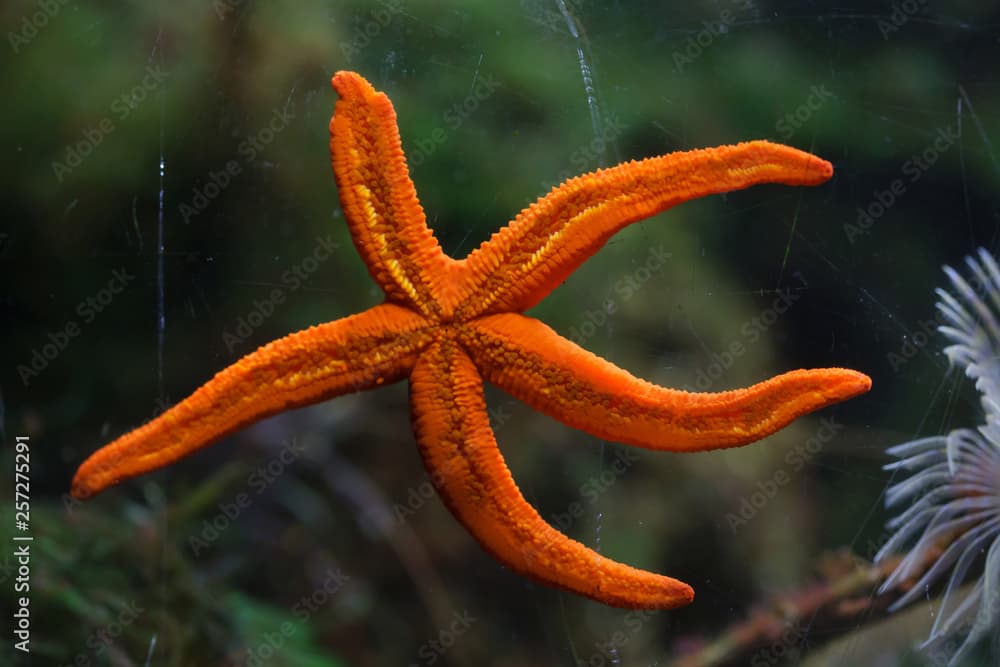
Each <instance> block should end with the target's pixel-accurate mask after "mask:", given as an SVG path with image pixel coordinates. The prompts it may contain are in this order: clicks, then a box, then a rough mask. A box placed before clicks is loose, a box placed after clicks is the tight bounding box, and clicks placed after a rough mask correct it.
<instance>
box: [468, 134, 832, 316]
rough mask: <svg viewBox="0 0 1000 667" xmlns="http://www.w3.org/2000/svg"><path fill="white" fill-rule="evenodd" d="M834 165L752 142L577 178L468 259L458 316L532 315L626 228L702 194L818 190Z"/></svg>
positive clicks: (778, 146)
mask: <svg viewBox="0 0 1000 667" xmlns="http://www.w3.org/2000/svg"><path fill="white" fill-rule="evenodd" d="M832 174H833V167H832V166H831V165H830V163H829V162H827V161H826V160H822V159H820V158H818V157H816V156H815V155H811V154H810V153H806V152H803V151H800V150H796V149H794V148H790V147H788V146H783V145H781V144H773V143H770V142H768V141H751V142H747V143H741V144H737V145H735V146H719V147H717V148H704V149H700V150H692V151H683V152H677V153H670V154H669V155H661V156H659V157H654V158H648V159H645V160H640V161H638V162H635V161H633V162H626V163H624V164H620V165H618V166H616V167H612V168H610V169H599V170H597V171H595V172H591V173H589V174H584V175H583V176H578V177H576V178H572V179H570V180H568V181H566V182H565V183H563V184H562V185H560V186H559V187H557V188H555V189H553V190H552V191H551V192H549V194H547V195H545V196H544V197H542V198H540V199H539V200H538V201H536V202H535V203H534V204H532V205H531V206H530V207H528V208H526V209H525V210H523V211H521V213H519V214H518V216H517V218H515V219H514V221H513V222H511V223H510V224H509V225H507V226H506V227H504V228H503V229H502V230H500V231H499V232H497V233H496V234H494V235H493V237H492V238H490V239H489V240H488V241H486V242H485V243H484V244H483V245H481V246H480V247H479V248H477V249H476V250H475V251H473V252H472V253H471V254H470V255H469V256H468V257H467V258H466V259H465V260H464V263H465V267H466V270H467V271H468V275H469V276H470V279H469V280H468V281H467V284H465V285H463V286H462V287H461V288H459V291H460V292H461V294H462V295H463V301H462V303H461V305H460V306H459V308H458V309H457V311H456V312H458V313H459V314H460V315H465V316H473V315H479V314H487V313H496V312H503V311H523V310H526V309H528V308H531V307H532V306H534V305H535V304H537V303H538V302H539V301H541V300H542V299H543V298H544V297H545V296H546V295H547V294H548V293H549V292H551V291H552V290H553V289H554V288H555V287H556V286H558V285H559V284H560V283H562V282H563V281H564V280H565V279H566V278H567V277H568V276H569V275H570V274H571V273H572V272H573V271H574V270H575V269H576V268H577V267H578V266H580V264H582V263H583V262H584V261H585V260H586V259H587V258H588V257H590V256H591V255H593V254H594V253H595V252H597V251H598V250H599V249H600V248H601V247H602V246H603V245H604V244H605V242H607V240H608V239H609V238H610V237H611V236H612V235H613V234H615V233H616V232H618V231H619V230H621V229H622V228H624V227H626V226H627V225H629V224H631V223H633V222H636V221H638V220H642V219H644V218H647V217H649V216H651V215H653V214H655V213H660V212H661V211H664V210H666V209H668V208H670V207H672V206H676V205H677V204H680V203H683V202H686V201H688V200H691V199H695V198H697V197H703V196H705V195H709V194H715V193H719V192H727V191H730V190H738V189H741V188H747V187H750V186H751V185H756V184H759V183H784V184H786V185H817V184H819V183H822V182H824V181H826V180H827V179H829V178H830V176H831V175H832Z"/></svg>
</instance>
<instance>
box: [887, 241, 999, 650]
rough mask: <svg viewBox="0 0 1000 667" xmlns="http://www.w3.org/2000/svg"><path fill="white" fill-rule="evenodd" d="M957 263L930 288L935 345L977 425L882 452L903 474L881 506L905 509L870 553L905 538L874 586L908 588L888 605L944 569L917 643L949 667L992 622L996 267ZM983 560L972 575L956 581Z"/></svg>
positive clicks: (983, 255) (995, 600)
mask: <svg viewBox="0 0 1000 667" xmlns="http://www.w3.org/2000/svg"><path fill="white" fill-rule="evenodd" d="M965 263H966V265H967V267H968V269H969V272H970V274H971V278H970V280H968V281H967V280H966V279H965V278H963V277H962V276H961V275H959V273H958V272H957V271H955V270H954V269H952V268H951V267H948V266H946V267H944V272H945V274H946V275H947V276H948V279H949V280H950V281H951V285H952V292H948V291H945V290H943V289H938V290H936V293H937V295H938V298H939V301H938V302H937V310H938V316H939V319H940V320H941V321H942V322H943V324H942V326H939V327H938V331H939V332H940V333H941V334H943V335H944V336H945V338H946V339H947V340H948V341H949V343H951V344H950V345H949V346H948V347H946V348H945V349H944V353H945V355H946V356H947V357H948V360H949V362H950V364H951V367H952V368H962V369H964V371H965V375H966V376H967V377H969V378H971V379H973V380H975V382H976V389H977V390H978V391H979V392H980V395H981V402H982V406H983V410H984V412H985V418H986V422H985V424H983V425H981V426H979V427H977V428H974V429H973V428H959V429H955V430H953V431H951V432H950V433H948V434H947V435H945V436H935V437H930V438H922V439H920V440H914V441H912V442H907V443H904V444H901V445H896V446H895V447H891V448H889V449H888V450H887V451H888V453H889V454H890V455H892V456H895V457H897V458H898V459H899V460H898V461H895V462H893V463H890V464H888V465H886V466H885V468H886V469H887V470H892V471H895V472H902V473H908V474H909V476H908V477H907V478H906V479H903V480H901V481H898V482H896V483H894V484H893V485H892V486H891V487H890V488H889V489H888V491H887V493H886V505H887V506H888V507H897V506H898V507H903V506H906V505H907V504H909V507H906V509H905V510H904V511H902V512H901V513H900V514H899V515H898V516H895V517H893V518H892V519H890V520H889V522H888V523H887V527H888V528H889V529H890V530H891V531H894V533H893V535H892V536H891V537H890V538H889V540H888V541H887V542H886V543H885V545H884V546H883V547H882V548H881V549H880V550H879V552H878V554H877V555H876V556H875V562H876V563H880V562H883V561H884V560H886V559H888V558H889V557H890V556H892V555H893V554H897V553H900V552H901V550H902V549H903V548H905V546H906V545H908V544H910V543H911V542H912V546H911V547H910V548H909V550H908V551H907V552H906V555H905V557H904V558H903V559H902V560H901V561H900V563H899V565H898V566H897V567H896V569H895V570H894V571H893V572H892V574H891V575H890V576H889V577H888V578H887V579H886V580H885V582H884V583H883V584H882V586H881V588H880V590H879V593H884V592H887V591H889V590H891V589H894V588H897V587H900V586H901V585H903V586H904V587H905V586H909V589H908V590H907V591H906V592H905V593H904V594H903V595H902V597H900V598H899V599H898V600H896V602H895V603H894V604H893V605H892V606H891V607H890V611H896V610H897V609H900V608H901V607H904V606H905V605H907V604H909V603H910V602H912V601H913V600H915V599H918V598H921V597H923V596H925V595H926V594H927V590H928V589H929V588H930V586H931V585H932V584H934V583H935V582H936V581H938V580H939V579H940V578H941V577H942V576H943V575H944V574H945V573H946V572H947V571H948V570H949V569H950V570H951V576H950V577H949V578H948V581H947V583H946V585H945V587H944V592H943V594H942V597H941V600H940V606H939V608H938V609H937V612H936V617H935V619H934V624H933V626H932V627H931V631H930V636H929V637H928V638H927V640H926V641H924V642H923V644H922V645H921V648H923V649H925V650H927V651H933V652H934V654H935V655H936V656H941V657H943V658H944V659H945V660H947V661H948V663H947V664H949V665H956V664H958V663H959V661H960V660H961V659H962V658H963V657H964V656H967V655H968V654H969V652H970V651H971V650H972V649H973V648H974V647H975V646H976V645H977V644H978V643H979V641H980V640H981V639H983V638H985V637H987V636H989V634H990V632H991V630H995V629H996V627H997V621H998V620H1000V389H998V382H1000V266H998V265H997V261H996V260H995V259H994V258H993V256H992V255H991V254H990V253H989V252H988V251H986V250H985V249H983V248H980V249H979V251H978V259H977V257H975V256H969V257H966V258H965ZM914 540H915V541H914ZM984 557H985V562H984V563H983V565H982V573H981V574H980V576H979V577H978V578H977V579H976V580H975V581H974V582H972V584H971V585H970V586H963V583H964V582H965V579H966V576H967V575H968V574H969V572H970V570H971V568H972V567H973V565H978V564H979V563H980V562H982V561H983V558H984ZM918 577H919V578H918ZM914 579H916V581H914ZM963 636H964V639H963Z"/></svg>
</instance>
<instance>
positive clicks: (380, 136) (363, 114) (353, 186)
mask: <svg viewBox="0 0 1000 667" xmlns="http://www.w3.org/2000/svg"><path fill="white" fill-rule="evenodd" d="M332 83H333V87H334V88H335V89H336V91H337V93H338V94H339V95H340V99H339V100H338V101H337V105H336V107H335V108H334V113H333V117H332V118H331V119H330V158H331V162H332V164H333V173H334V176H335V177H336V179H337V188H338V190H339V193H340V204H341V208H343V211H344V218H345V220H346V221H347V226H348V228H349V229H350V232H351V238H352V239H353V240H354V245H355V246H356V247H357V249H358V252H359V253H360V254H361V258H362V259H363V260H364V262H365V265H366V266H367V267H368V271H369V272H370V273H371V275H372V277H373V278H374V279H375V282H377V283H378V284H379V286H380V287H381V288H382V289H383V290H384V291H385V293H386V297H387V298H388V300H389V301H391V302H393V303H398V304H400V305H408V306H410V307H412V308H414V309H416V310H418V311H419V312H421V313H423V314H425V315H432V314H435V313H436V312H437V311H438V309H439V308H440V305H439V301H440V298H439V294H438V292H439V291H440V285H438V284H437V283H436V282H435V278H434V277H435V276H441V275H443V274H444V273H445V272H446V271H447V270H448V267H449V266H451V265H453V264H454V263H455V260H453V259H451V258H450V257H448V256H447V255H445V254H444V253H443V252H442V251H441V248H440V246H439V245H438V242H437V240H436V239H435V238H434V234H433V233H432V232H431V230H430V229H429V228H428V227H427V220H426V217H425V216H424V210H423V208H422V207H421V206H420V202H419V200H418V199H417V192H416V188H414V186H413V181H411V180H410V175H409V172H408V171H407V168H406V158H405V156H404V155H403V148H402V144H401V142H400V138H399V129H398V128H397V126H396V113H395V111H394V110H393V108H392V102H390V101H389V98H388V97H387V96H386V95H385V93H380V92H377V91H376V90H375V89H374V88H373V87H372V85H371V84H370V83H368V81H366V80H365V79H364V78H363V77H361V76H359V75H358V74H355V73H354V72H337V74H336V75H335V76H334V77H333V81H332Z"/></svg>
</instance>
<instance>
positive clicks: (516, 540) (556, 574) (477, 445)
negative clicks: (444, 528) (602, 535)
mask: <svg viewBox="0 0 1000 667" xmlns="http://www.w3.org/2000/svg"><path fill="white" fill-rule="evenodd" d="M410 401H411V404H412V410H413V423H414V430H415V432H416V434H417V442H418V445H419V449H420V453H421V455H422V456H423V459H424V464H425V466H426V467H427V471H428V473H429V474H430V477H431V481H432V482H433V483H434V485H435V487H436V488H437V490H438V493H439V494H440V495H441V497H442V498H443V499H444V502H445V504H446V505H447V506H448V508H449V509H450V510H451V512H452V513H453V514H454V515H455V517H456V518H457V519H458V520H459V522H461V523H462V525H464V526H465V527H466V528H467V529H468V530H469V532H470V533H472V535H473V536H474V537H475V538H476V539H477V540H478V541H479V542H480V543H481V544H482V545H483V547H484V548H485V549H486V550H487V551H489V552H490V553H492V554H493V555H494V556H495V557H496V558H497V559H499V560H500V561H501V562H502V563H503V564H505V565H506V566H508V567H509V568H511V569H512V570H515V571H516V572H519V573H521V574H524V575H527V576H530V577H532V578H534V579H537V580H539V581H541V582H543V583H546V584H549V585H551V586H557V587H560V588H564V589H567V590H570V591H574V592H576V593H579V594H581V595H586V596H587V597H590V598H593V599H595V600H598V601H600V602H603V603H605V604H609V605H613V606H616V607H629V608H641V609H670V608H673V607H679V606H682V605H685V604H688V603H690V602H691V601H692V600H693V599H694V591H693V590H692V589H691V587H690V586H688V585H687V584H685V583H683V582H681V581H678V580H676V579H671V578H670V577H664V576H661V575H658V574H653V573H652V572H645V571H643V570H639V569H636V568H633V567H629V566H628V565H624V564H622V563H617V562H615V561H613V560H610V559H609V558H605V557H604V556H601V555H600V554H598V553H597V552H595V551H593V550H592V549H589V548H588V547H586V546H584V545H583V544H581V543H579V542H577V541H575V540H572V539H570V538H569V537H567V536H565V535H563V534H562V533H560V532H559V531H557V530H556V529H554V528H553V527H552V526H550V525H549V524H548V523H546V522H545V521H544V520H543V519H542V517H541V516H539V514H538V512H537V511H535V509H534V508H533V507H531V505H529V504H528V503H527V501H526V500H525V499H524V496H522V495H521V492H520V491H519V490H518V488H517V485H516V484H515V483H514V480H513V478H512V477H511V474H510V471H509V470H508V469H507V466H506V464H505V463H504V460H503V457H502V455H501V454H500V450H499V449H498V448H497V443H496V440H495V439H494V437H493V431H492V430H491V428H490V424H489V418H488V417H487V412H486V402H485V399H484V397H483V382H482V378H481V377H480V375H479V372H478V371H477V370H476V367H475V365H474V364H473V362H472V360H471V359H470V358H469V356H468V355H467V354H466V353H465V351H464V350H463V349H462V347H461V346H460V345H458V344H457V343H456V342H455V341H454V340H450V339H445V340H442V341H439V342H437V343H435V344H434V345H433V346H432V347H431V348H429V349H428V351H427V352H425V353H424V354H423V355H421V357H420V359H419V360H418V361H417V364H416V366H415V367H414V369H413V374H412V376H411V378H410Z"/></svg>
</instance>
